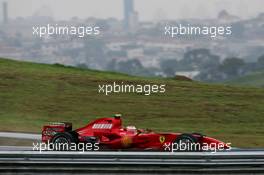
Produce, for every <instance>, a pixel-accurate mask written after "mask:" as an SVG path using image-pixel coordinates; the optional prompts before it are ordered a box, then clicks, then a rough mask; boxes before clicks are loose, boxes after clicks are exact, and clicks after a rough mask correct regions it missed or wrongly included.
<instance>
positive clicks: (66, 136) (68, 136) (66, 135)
mask: <svg viewBox="0 0 264 175" xmlns="http://www.w3.org/2000/svg"><path fill="white" fill-rule="evenodd" d="M51 142H52V149H53V150H54V151H68V150H70V147H71V145H72V144H76V143H77V138H76V136H75V134H73V133H71V132H62V133H57V134H56V135H55V136H54V137H53V138H52V140H51Z"/></svg>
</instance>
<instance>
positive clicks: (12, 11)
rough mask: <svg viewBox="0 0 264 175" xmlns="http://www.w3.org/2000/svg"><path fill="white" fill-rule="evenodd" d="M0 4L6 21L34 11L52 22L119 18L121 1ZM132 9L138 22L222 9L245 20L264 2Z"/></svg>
mask: <svg viewBox="0 0 264 175" xmlns="http://www.w3.org/2000/svg"><path fill="white" fill-rule="evenodd" d="M3 1H6V2H8V5H9V16H10V17H17V16H31V15H32V14H34V13H35V12H36V11H42V13H44V14H45V13H47V14H52V16H53V17H55V18H56V19H67V18H71V17H73V16H78V17H80V18H87V17H89V16H95V17H98V18H108V17H116V18H119V19H121V18H122V17H123V4H122V3H123V0H0V2H3ZM45 7H49V8H45ZM49 9H50V10H49ZM135 9H136V11H138V12H139V15H140V19H141V20H153V19H157V18H165V17H167V18H170V19H177V18H193V17H197V18H210V17H212V18H213V17H216V16H217V13H218V12H219V11H220V10H222V9H226V10H228V12H230V13H231V14H234V15H237V16H239V17H241V18H248V17H252V16H256V15H257V14H259V13H260V12H264V0H135Z"/></svg>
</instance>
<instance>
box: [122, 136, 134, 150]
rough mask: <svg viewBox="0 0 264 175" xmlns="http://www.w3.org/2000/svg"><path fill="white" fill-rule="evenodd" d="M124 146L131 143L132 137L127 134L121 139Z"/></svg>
mask: <svg viewBox="0 0 264 175" xmlns="http://www.w3.org/2000/svg"><path fill="white" fill-rule="evenodd" d="M121 142H122V144H123V146H124V147H129V146H130V145H131V143H132V138H131V137H129V136H124V137H123V138H122V140H121Z"/></svg>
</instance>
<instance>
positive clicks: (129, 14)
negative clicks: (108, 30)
mask: <svg viewBox="0 0 264 175" xmlns="http://www.w3.org/2000/svg"><path fill="white" fill-rule="evenodd" d="M137 25H138V13H137V12H135V10H134V0H124V28H125V29H126V30H135V29H136V27H137Z"/></svg>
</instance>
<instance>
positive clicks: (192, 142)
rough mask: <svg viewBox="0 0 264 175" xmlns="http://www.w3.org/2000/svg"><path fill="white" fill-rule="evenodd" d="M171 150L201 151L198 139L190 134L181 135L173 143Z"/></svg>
mask: <svg viewBox="0 0 264 175" xmlns="http://www.w3.org/2000/svg"><path fill="white" fill-rule="evenodd" d="M173 150H174V151H178V152H196V151H200V150H201V145H200V143H199V140H198V138H196V137H194V136H193V135H192V134H182V135H180V136H178V137H177V138H176V140H175V141H174V143H173Z"/></svg>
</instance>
